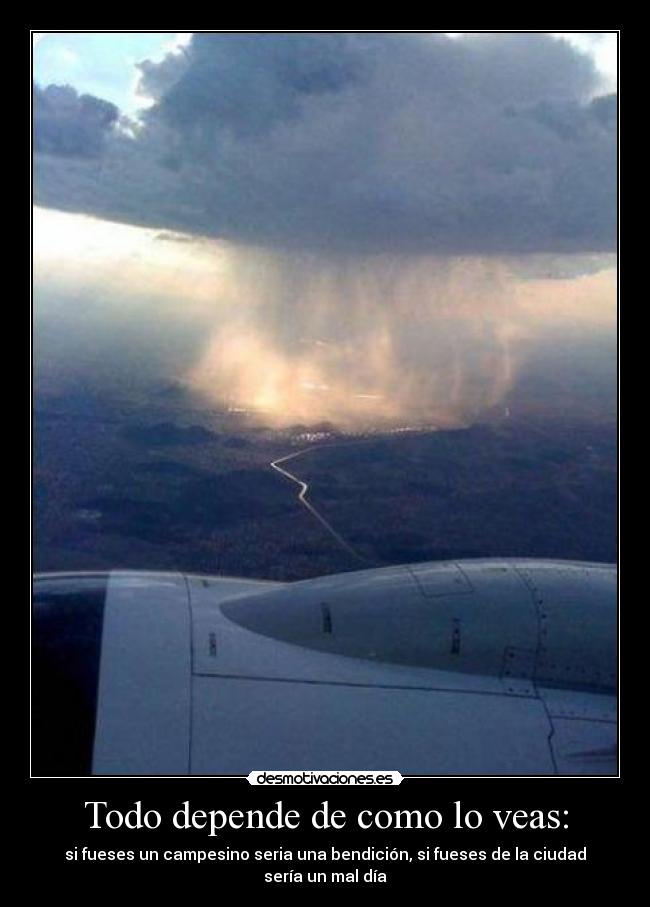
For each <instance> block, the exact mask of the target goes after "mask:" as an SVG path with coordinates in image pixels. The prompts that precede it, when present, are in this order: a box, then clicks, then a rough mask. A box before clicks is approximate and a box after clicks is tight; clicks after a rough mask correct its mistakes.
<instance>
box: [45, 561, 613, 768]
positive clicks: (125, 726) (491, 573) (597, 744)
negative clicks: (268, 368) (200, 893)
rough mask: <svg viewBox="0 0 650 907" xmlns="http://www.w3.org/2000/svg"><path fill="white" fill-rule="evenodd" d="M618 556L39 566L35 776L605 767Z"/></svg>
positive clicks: (609, 747) (609, 751)
mask: <svg viewBox="0 0 650 907" xmlns="http://www.w3.org/2000/svg"><path fill="white" fill-rule="evenodd" d="M616 693H617V582H616V569H615V568H614V567H613V566H611V565H603V564H585V563H575V562H568V561H567V562H564V561H538V560H496V559H488V560H474V561H458V562H448V563H423V564H413V565H404V566H397V567H387V568H380V569H374V570H364V571H360V572H356V573H345V574H337V575H332V576H325V577H320V578H318V579H312V580H306V581H303V582H297V583H272V582H265V581H255V580H246V579H230V578H219V577H209V576H194V575H184V574H180V573H144V572H137V571H112V572H108V573H89V574H41V575H39V576H37V577H36V578H35V581H34V611H33V660H32V695H33V700H32V723H33V733H32V772H33V774H34V775H55V776H61V775H66V776H68V775H73V776H76V775H88V774H96V775H186V774H199V775H245V774H248V773H249V772H250V771H251V770H267V769H268V770H281V769H284V770H289V769H359V770H372V769H374V770H398V771H400V772H401V773H402V774H404V775H425V774H426V775H522V774H525V775H550V774H560V775H573V774H593V775H595V774H615V773H616V772H617V743H616V730H617V698H616Z"/></svg>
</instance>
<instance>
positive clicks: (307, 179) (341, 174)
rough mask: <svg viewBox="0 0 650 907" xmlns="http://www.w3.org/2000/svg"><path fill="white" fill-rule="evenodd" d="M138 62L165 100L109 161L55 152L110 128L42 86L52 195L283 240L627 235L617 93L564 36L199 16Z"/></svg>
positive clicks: (457, 246)
mask: <svg viewBox="0 0 650 907" xmlns="http://www.w3.org/2000/svg"><path fill="white" fill-rule="evenodd" d="M139 69H140V85H139V88H138V91H139V93H140V94H144V95H148V96H149V97H150V98H151V99H152V100H153V104H152V106H151V107H150V108H149V109H148V110H147V111H146V112H145V113H144V114H143V123H142V126H141V128H140V129H139V130H138V131H137V134H136V135H135V136H134V138H132V139H128V138H127V137H126V136H121V137H119V136H112V137H111V139H110V141H109V142H108V143H107V145H106V150H105V154H104V166H103V169H102V173H101V174H98V172H97V168H95V169H93V167H92V165H91V164H90V163H88V164H86V165H82V164H77V165H75V168H74V172H73V168H71V167H70V163H69V162H68V161H63V160H61V159H60V158H59V159H57V158H56V157H55V156H56V155H59V156H60V155H62V154H72V153H78V154H83V153H84V150H85V153H86V154H89V152H91V151H92V153H95V154H96V153H97V149H98V147H99V148H101V144H102V141H100V140H103V138H104V137H105V135H106V128H105V127H102V129H94V130H93V129H90V128H88V129H87V131H85V130H84V128H82V127H88V126H89V122H88V120H87V118H86V116H85V114H84V115H80V114H78V113H74V114H71V113H65V114H64V112H62V110H61V107H62V106H65V105H61V104H60V103H56V104H54V105H52V104H49V107H48V106H47V105H42V109H41V113H40V114H39V113H37V117H40V120H39V122H40V125H39V126H38V128H37V136H38V139H37V145H36V150H37V152H39V154H38V155H37V161H36V167H35V177H36V197H37V200H38V201H39V203H41V204H44V205H50V206H53V207H60V208H63V209H65V210H77V211H85V212H92V213H96V214H99V215H102V216H108V217H112V218H115V219H118V220H126V221H129V222H134V223H139V224H146V225H149V226H154V227H157V228H160V229H167V230H182V231H189V232H192V233H198V234H207V235H212V236H218V237H224V238H228V239H231V240H234V241H237V242H243V243H247V244H252V245H259V246H266V247H271V248H281V249H288V250H291V249H303V250H307V251H323V250H324V251H328V252H332V251H333V252H338V251H340V250H342V249H345V250H347V251H359V252H368V253H373V252H385V251H390V252H392V253H400V252H404V253H421V252H434V253H443V254H444V253H447V254H465V253H476V254H492V253H498V252H506V253H520V252H565V251H572V252H579V251H585V252H596V251H603V250H609V249H612V248H614V246H615V235H616V112H615V111H616V106H615V98H614V97H613V96H610V97H606V98H598V97H595V95H596V93H597V91H598V86H599V76H598V73H597V71H596V69H595V67H594V64H593V62H592V61H591V59H590V57H589V56H587V55H586V54H583V53H581V52H580V51H579V50H577V49H576V48H575V47H572V46H571V45H570V44H569V43H567V42H566V41H563V40H559V39H557V38H553V37H551V36H549V35H545V34H524V33H520V34H510V35H497V34H492V35H491V34H481V35H468V36H465V37H464V38H463V39H462V40H452V39H450V38H448V37H446V36H444V35H441V34H353V33H337V34H298V33H290V34H277V33H273V34H221V35H219V34H198V35H195V36H194V37H193V39H192V41H191V42H190V43H189V44H188V45H187V46H186V47H184V48H183V49H182V51H178V52H175V53H173V54H170V55H168V56H167V57H166V58H165V59H163V60H162V61H161V62H158V63H154V62H151V61H146V62H144V63H141V64H140V66H139ZM51 90H52V89H47V90H46V92H42V93H41V94H42V95H43V96H44V95H46V94H47V92H50V91H51ZM41 100H42V98H41ZM82 100H83V99H78V102H77V103H78V104H79V105H80V104H81V101H82ZM72 106H73V107H74V106H75V105H74V104H72ZM81 106H83V105H81ZM52 107H54V113H52ZM75 127H76V132H75ZM91 136H92V138H91ZM69 148H72V149H76V151H74V150H73V151H70V150H67V149H69Z"/></svg>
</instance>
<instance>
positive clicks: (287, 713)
mask: <svg viewBox="0 0 650 907" xmlns="http://www.w3.org/2000/svg"><path fill="white" fill-rule="evenodd" d="M193 714H194V718H193V729H194V730H193V735H192V768H191V771H192V774H200V775H207V774H215V773H216V774H248V773H249V772H250V771H252V770H266V769H269V770H279V769H287V770H288V769H295V770H298V769H331V770H336V769H360V770H397V771H400V772H402V773H403V774H441V775H444V774H453V775H459V774H523V773H526V774H552V773H553V771H554V766H553V760H552V758H551V751H550V748H549V743H548V738H549V734H550V725H549V722H548V719H547V717H546V713H545V711H544V708H543V706H542V704H541V703H540V701H539V700H535V699H520V698H517V697H513V696H494V695H480V694H472V693H454V692H429V691H422V690H396V689H390V690H387V689H379V688H376V687H351V686H345V685H341V684H338V685H332V684H323V683H296V682H284V681H260V680H235V679H227V678H218V677H195V678H194V679H193Z"/></svg>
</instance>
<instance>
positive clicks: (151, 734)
mask: <svg viewBox="0 0 650 907" xmlns="http://www.w3.org/2000/svg"><path fill="white" fill-rule="evenodd" d="M190 676H191V661H190V613H189V605H188V596H187V587H186V584H185V579H184V578H183V576H181V575H180V574H172V573H167V574H145V573H112V574H111V576H110V579H109V582H108V592H107V596H106V605H105V611H104V629H103V636H102V654H101V662H100V674H99V694H98V699H97V724H96V730H95V747H94V753H93V774H96V775H105V774H120V775H164V774H186V773H187V771H188V767H189V741H190V736H189V735H190V727H189V722H190Z"/></svg>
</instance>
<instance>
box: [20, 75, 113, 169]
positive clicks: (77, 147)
mask: <svg viewBox="0 0 650 907" xmlns="http://www.w3.org/2000/svg"><path fill="white" fill-rule="evenodd" d="M117 117H118V109H117V107H116V106H115V105H114V104H111V103H110V102H108V101H103V100H101V99H100V98H95V97H93V96H92V95H89V94H83V95H79V94H77V92H76V91H75V89H74V88H72V87H71V86H70V85H50V86H48V87H47V88H45V89H41V88H39V87H38V85H36V86H35V87H34V150H35V151H36V152H40V153H46V154H54V155H61V156H63V157H97V156H98V155H99V154H101V153H102V151H103V149H104V144H105V141H106V137H107V135H108V132H109V130H110V129H111V128H112V127H113V125H114V124H115V122H116V121H117Z"/></svg>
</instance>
